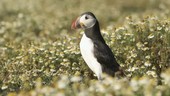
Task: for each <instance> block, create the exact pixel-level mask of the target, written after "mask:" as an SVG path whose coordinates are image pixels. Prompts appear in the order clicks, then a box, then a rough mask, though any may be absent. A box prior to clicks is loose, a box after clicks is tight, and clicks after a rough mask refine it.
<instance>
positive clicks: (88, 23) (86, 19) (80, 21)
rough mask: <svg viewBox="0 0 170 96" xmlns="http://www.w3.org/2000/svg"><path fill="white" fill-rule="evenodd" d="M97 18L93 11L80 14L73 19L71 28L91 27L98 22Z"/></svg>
mask: <svg viewBox="0 0 170 96" xmlns="http://www.w3.org/2000/svg"><path fill="white" fill-rule="evenodd" d="M96 21H97V20H96V18H95V16H94V15H93V14H92V13H88V14H82V15H81V16H79V17H78V18H77V19H76V20H75V21H73V23H72V26H71V28H72V29H78V28H83V29H87V28H91V27H93V26H94V25H95V24H96Z"/></svg>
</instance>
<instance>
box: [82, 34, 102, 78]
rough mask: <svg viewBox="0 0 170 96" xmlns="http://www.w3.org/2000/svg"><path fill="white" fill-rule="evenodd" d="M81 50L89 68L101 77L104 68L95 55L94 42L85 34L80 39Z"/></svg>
mask: <svg viewBox="0 0 170 96" xmlns="http://www.w3.org/2000/svg"><path fill="white" fill-rule="evenodd" d="M80 51H81V54H82V57H83V59H84V61H85V62H86V63H87V65H88V66H89V68H90V69H91V70H92V71H93V72H94V73H95V74H96V75H97V77H98V79H101V74H102V68H101V65H100V63H99V62H97V59H96V58H95V57H94V53H93V52H94V44H93V42H92V40H91V39H90V38H88V37H87V36H86V35H85V34H84V35H83V37H82V39H81V41H80Z"/></svg>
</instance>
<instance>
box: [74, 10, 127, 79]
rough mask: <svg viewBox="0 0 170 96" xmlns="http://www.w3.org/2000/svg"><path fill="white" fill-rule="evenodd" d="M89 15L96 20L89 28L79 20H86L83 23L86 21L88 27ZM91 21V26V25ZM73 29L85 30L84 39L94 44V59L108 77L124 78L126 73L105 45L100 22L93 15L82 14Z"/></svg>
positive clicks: (88, 13)
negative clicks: (118, 76) (117, 76)
mask: <svg viewBox="0 0 170 96" xmlns="http://www.w3.org/2000/svg"><path fill="white" fill-rule="evenodd" d="M84 15H85V17H83V16H84ZM89 15H90V16H92V17H91V18H93V19H95V20H91V21H93V22H95V23H94V25H93V26H90V27H87V26H85V24H82V23H83V22H80V21H81V20H79V19H82V18H84V19H83V20H82V21H84V23H87V24H86V25H88V24H89V22H86V19H88V18H89V17H86V16H89ZM91 21H90V24H91ZM72 27H73V28H74V27H75V28H83V29H84V31H85V37H83V38H88V39H87V41H88V40H89V39H90V42H92V43H93V44H92V47H93V50H92V51H93V52H92V54H93V55H94V58H96V59H97V62H98V63H99V66H101V69H102V72H104V73H106V74H108V75H111V76H115V75H121V76H123V75H124V73H123V71H122V70H121V68H120V65H119V64H118V63H117V61H116V59H115V57H114V55H113V53H112V51H111V49H110V48H109V46H108V45H107V44H106V43H105V40H104V39H103V37H102V35H101V32H100V27H99V22H98V20H97V19H96V17H95V15H94V14H93V13H91V12H85V13H83V14H81V16H80V17H79V18H78V20H76V22H74V23H73V24H72ZM84 42H86V41H85V40H84ZM88 42H89V41H88ZM87 48H88V47H87ZM80 49H81V48H80ZM89 50H90V49H89ZM85 51H87V52H88V49H85ZM82 55H83V54H82ZM85 55H88V54H86V53H85ZM86 58H88V56H87V57H86V56H84V59H86ZM88 60H91V59H86V60H85V61H86V63H87V62H88ZM94 61H95V59H94ZM90 63H91V62H90ZM92 64H93V63H92ZM96 65H98V64H96ZM88 66H89V67H91V65H90V64H88ZM92 67H93V66H92ZM92 67H91V69H92ZM93 68H94V67H93ZM99 69H100V67H99ZM92 70H93V69H92ZM93 71H96V70H93ZM95 73H96V74H98V73H99V74H100V72H98V71H97V72H95ZM98 79H100V75H99V76H98Z"/></svg>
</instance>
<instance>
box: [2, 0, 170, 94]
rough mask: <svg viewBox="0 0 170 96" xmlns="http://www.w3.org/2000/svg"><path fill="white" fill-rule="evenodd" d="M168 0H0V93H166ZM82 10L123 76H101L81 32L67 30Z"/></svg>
mask: <svg viewBox="0 0 170 96" xmlns="http://www.w3.org/2000/svg"><path fill="white" fill-rule="evenodd" d="M146 2H148V3H146ZM96 4H97V5H98V6H96ZM99 6H100V7H99ZM169 6H170V3H169V1H168V0H155V1H154V0H149V1H148V0H143V1H142V0H141V1H138V2H137V1H135V0H130V1H128V2H127V1H124V0H108V1H107V2H106V1H99V0H94V1H93V2H92V1H89V2H88V1H87V0H82V1H81V2H80V1H78V0H63V1H59V0H48V1H47V0H36V1H35V0H27V1H25V0H16V1H13V0H1V1H0V95H7V94H8V96H17V95H20V96H23V95H26V96H37V95H38V96H39V95H40V96H41V95H45V96H56V95H61V96H64V95H68V96H70V95H71V96H75V95H78V96H87V95H88V96H98V95H101V96H105V95H108V96H169V95H170V92H169V90H170V83H169V82H170V69H169V66H170V20H169V16H170V12H169ZM96 9H98V10H96ZM84 11H92V12H94V13H95V14H96V16H97V17H98V19H99V21H100V24H101V29H102V30H101V31H102V35H103V36H104V39H105V40H106V43H107V44H108V45H109V46H110V47H111V49H112V51H113V53H114V54H115V57H116V59H117V61H118V62H119V63H120V65H121V66H122V68H123V70H125V73H126V75H127V78H128V79H127V78H122V79H117V78H112V77H109V76H105V78H104V80H103V81H102V82H100V81H98V80H96V77H95V76H93V73H92V72H91V71H90V70H89V68H88V67H87V66H86V64H85V62H84V61H83V59H82V57H81V54H80V51H79V45H78V44H79V41H80V38H81V36H82V33H83V32H79V31H80V30H77V32H73V31H76V30H70V26H71V21H72V20H73V19H74V18H75V17H76V16H78V15H79V14H81V13H82V12H84ZM102 12H104V14H102Z"/></svg>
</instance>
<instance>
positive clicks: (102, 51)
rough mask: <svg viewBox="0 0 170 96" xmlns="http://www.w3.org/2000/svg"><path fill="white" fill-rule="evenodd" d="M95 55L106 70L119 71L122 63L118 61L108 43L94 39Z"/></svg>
mask: <svg viewBox="0 0 170 96" xmlns="http://www.w3.org/2000/svg"><path fill="white" fill-rule="evenodd" d="M94 56H95V57H96V58H97V61H98V62H99V63H100V64H101V65H102V66H103V68H104V69H103V70H104V71H107V70H110V71H113V73H115V72H117V71H119V67H120V65H119V64H118V63H117V62H116V59H115V57H114V55H113V53H112V51H111V49H110V48H109V47H108V45H107V44H106V43H103V42H95V41H94ZM106 73H107V72H106Z"/></svg>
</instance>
